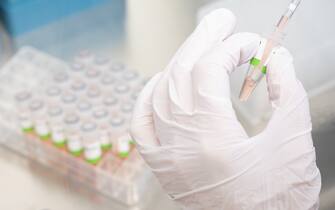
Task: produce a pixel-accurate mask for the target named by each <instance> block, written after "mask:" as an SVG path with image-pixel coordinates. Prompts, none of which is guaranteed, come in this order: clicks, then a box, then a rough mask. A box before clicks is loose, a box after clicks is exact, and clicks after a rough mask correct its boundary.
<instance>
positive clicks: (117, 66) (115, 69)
mask: <svg viewBox="0 0 335 210" xmlns="http://www.w3.org/2000/svg"><path fill="white" fill-rule="evenodd" d="M124 70H125V65H124V64H123V63H121V62H114V63H112V64H111V65H110V68H109V72H110V73H111V74H112V75H113V76H115V77H117V78H119V77H120V75H122V72H123V71H124Z"/></svg>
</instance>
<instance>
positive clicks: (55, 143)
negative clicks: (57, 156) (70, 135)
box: [53, 139, 66, 148]
mask: <svg viewBox="0 0 335 210" xmlns="http://www.w3.org/2000/svg"><path fill="white" fill-rule="evenodd" d="M65 143H66V140H65V139H64V141H61V142H53V144H54V145H55V146H56V147H59V148H63V147H65Z"/></svg>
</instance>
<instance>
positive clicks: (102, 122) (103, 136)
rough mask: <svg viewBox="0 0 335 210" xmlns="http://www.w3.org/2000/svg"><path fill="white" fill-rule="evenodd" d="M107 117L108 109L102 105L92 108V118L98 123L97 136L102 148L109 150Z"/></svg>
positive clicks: (109, 139) (109, 140)
mask: <svg viewBox="0 0 335 210" xmlns="http://www.w3.org/2000/svg"><path fill="white" fill-rule="evenodd" d="M108 117H109V113H108V110H107V109H106V108H105V107H104V106H100V107H97V108H96V109H95V110H93V119H94V121H95V122H96V123H97V124H98V130H97V138H98V140H99V141H100V144H101V148H102V149H103V150H109V149H110V148H111V147H112V142H111V138H110V135H109V131H108Z"/></svg>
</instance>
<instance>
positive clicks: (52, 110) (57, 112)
mask: <svg viewBox="0 0 335 210" xmlns="http://www.w3.org/2000/svg"><path fill="white" fill-rule="evenodd" d="M62 115H63V109H62V108H61V107H60V106H58V105H50V106H49V107H48V121H49V125H50V130H51V140H52V142H53V144H54V145H55V146H56V147H59V148H63V147H65V143H66V137H65V133H64V123H63V122H62Z"/></svg>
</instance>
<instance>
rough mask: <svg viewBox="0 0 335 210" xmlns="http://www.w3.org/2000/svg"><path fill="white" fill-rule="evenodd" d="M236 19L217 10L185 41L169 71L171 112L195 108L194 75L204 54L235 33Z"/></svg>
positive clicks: (223, 10)
mask: <svg viewBox="0 0 335 210" xmlns="http://www.w3.org/2000/svg"><path fill="white" fill-rule="evenodd" d="M235 25H236V18H235V16H234V14H233V13H232V12H230V11H229V10H227V9H218V10H215V11H213V12H211V13H210V14H209V15H207V16H206V17H205V18H203V20H202V21H201V23H200V24H199V26H198V27H197V28H196V30H195V31H194V32H193V33H192V35H191V36H190V37H189V38H188V39H187V40H186V42H185V43H184V44H183V45H182V47H181V48H180V49H179V50H178V52H177V53H176V55H175V57H174V59H173V60H172V61H171V63H170V65H169V67H168V69H169V74H170V75H169V78H168V79H169V80H170V81H169V82H168V86H170V87H169V88H173V91H172V92H171V94H173V95H170V96H171V97H170V99H171V102H172V103H173V106H172V107H171V108H172V109H174V108H177V110H175V111H178V109H180V110H184V111H185V109H186V110H190V109H191V107H192V95H191V93H192V85H191V83H192V81H191V71H192V68H193V66H194V64H195V63H196V62H197V61H198V60H199V58H200V57H202V56H203V54H204V53H205V52H206V51H208V50H209V49H211V48H212V47H213V45H215V44H217V43H218V42H219V41H222V40H225V39H226V38H227V37H228V36H230V35H231V34H232V33H233V30H234V28H235Z"/></svg>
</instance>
